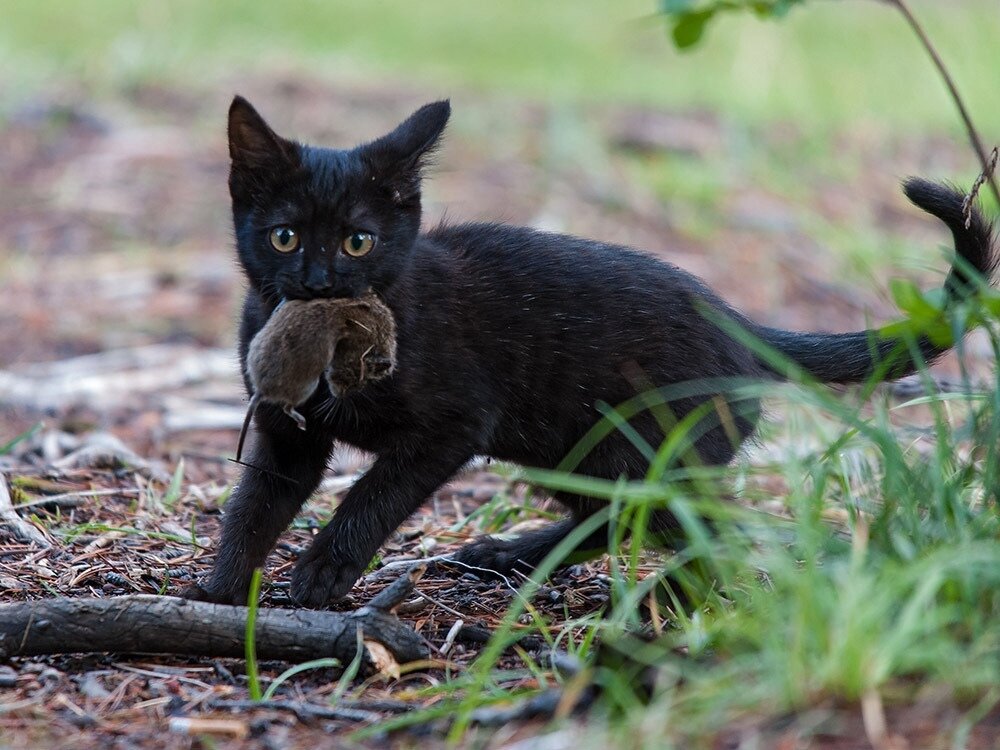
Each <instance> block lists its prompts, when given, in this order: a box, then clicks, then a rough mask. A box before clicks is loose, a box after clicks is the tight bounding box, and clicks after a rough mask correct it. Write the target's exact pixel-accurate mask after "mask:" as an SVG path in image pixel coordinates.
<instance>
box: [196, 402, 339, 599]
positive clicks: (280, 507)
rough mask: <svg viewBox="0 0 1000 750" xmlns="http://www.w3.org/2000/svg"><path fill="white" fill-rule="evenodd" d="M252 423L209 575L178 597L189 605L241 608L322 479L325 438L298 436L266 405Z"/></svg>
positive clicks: (329, 445) (326, 456)
mask: <svg viewBox="0 0 1000 750" xmlns="http://www.w3.org/2000/svg"><path fill="white" fill-rule="evenodd" d="M257 419H258V425H259V427H260V432H258V434H257V439H256V440H255V441H254V444H253V450H252V452H251V454H250V457H249V458H247V461H246V462H247V464H248V465H249V466H248V468H246V469H245V470H244V472H243V476H242V477H241V478H240V482H239V484H238V485H236V487H235V488H234V489H233V494H232V496H231V497H230V498H229V500H228V502H226V506H225V508H224V509H223V520H222V537H221V539H220V541H219V546H218V552H217V553H216V556H215V566H214V568H213V569H212V574H211V576H210V577H209V580H208V582H207V583H205V584H204V585H203V586H199V585H195V586H192V587H190V588H189V589H188V590H187V591H185V592H184V595H185V596H186V597H188V598H189V599H202V600H206V601H212V602H219V603H225V604H246V602H247V593H248V590H249V588H250V579H251V578H252V577H253V571H254V569H255V568H258V567H260V566H262V565H263V564H264V560H265V558H266V557H267V555H268V553H269V552H270V551H271V550H272V549H273V547H274V544H275V542H276V541H277V539H278V536H279V535H280V534H281V532H282V531H284V530H285V529H286V528H287V527H288V524H290V523H291V522H292V519H293V518H294V517H295V514H296V513H297V512H298V510H299V508H301V507H302V504H303V503H304V502H305V501H306V500H307V499H308V498H309V496H310V495H311V494H312V493H313V491H314V490H315V489H316V487H317V486H318V485H319V483H320V480H321V479H322V478H323V472H324V471H325V469H326V462H327V461H328V460H329V457H330V451H331V449H332V447H333V437H332V435H331V434H329V433H326V432H317V431H310V432H302V431H301V430H299V429H298V428H296V427H295V425H294V423H293V422H291V421H289V420H288V418H287V417H285V416H284V414H282V412H281V411H280V410H279V409H276V408H274V407H271V406H269V405H268V406H267V407H266V408H265V405H262V407H261V408H260V409H259V410H258V411H257ZM314 421H318V420H314ZM250 467H256V468H250Z"/></svg>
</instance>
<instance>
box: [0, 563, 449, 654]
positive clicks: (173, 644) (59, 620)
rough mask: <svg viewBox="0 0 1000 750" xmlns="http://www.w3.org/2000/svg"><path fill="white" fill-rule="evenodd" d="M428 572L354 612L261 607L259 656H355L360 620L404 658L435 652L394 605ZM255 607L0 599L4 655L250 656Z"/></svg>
mask: <svg viewBox="0 0 1000 750" xmlns="http://www.w3.org/2000/svg"><path fill="white" fill-rule="evenodd" d="M422 572H423V571H422V570H421V569H420V568H417V569H415V570H411V571H409V572H408V573H407V574H406V575H404V576H403V577H402V578H400V579H399V580H397V581H395V582H394V583H393V584H392V585H390V586H389V587H388V588H386V589H385V590H384V591H382V592H380V593H379V594H378V595H377V596H376V597H375V598H374V599H373V600H372V601H371V603H370V604H369V605H367V606H365V607H362V608H360V609H358V610H355V611H354V612H324V611H317V610H307V609H263V608H262V609H260V610H258V613H257V627H256V637H255V641H256V647H257V656H258V658H260V659H276V660H281V661H290V662H303V661H308V660H311V659H317V658H322V657H333V658H336V659H339V660H341V661H342V662H343V663H345V664H347V663H350V662H351V660H352V659H353V658H354V656H355V654H356V653H357V630H358V628H359V627H360V628H361V631H362V634H363V637H364V640H365V642H366V643H368V642H374V643H375V644H381V645H382V646H384V647H385V648H386V649H387V650H388V651H389V653H391V654H392V656H393V658H395V659H396V661H398V662H399V663H407V662H412V661H417V660H420V659H426V658H428V656H429V652H428V650H427V647H426V646H425V645H424V642H423V640H422V639H421V638H420V636H418V635H417V634H416V633H415V632H414V631H413V629H412V628H410V627H409V626H408V625H406V624H404V623H403V622H402V621H400V620H399V619H398V618H397V617H396V616H395V615H394V614H392V612H391V610H392V608H393V607H395V606H397V605H398V604H400V603H401V602H402V601H403V599H404V598H405V597H406V596H407V595H409V593H410V592H411V591H412V590H413V585H414V583H415V582H416V580H417V579H418V578H419V577H420V574H421V573H422ZM247 612H248V610H247V608H246V607H233V606H228V605H222V604H209V603H207V602H195V601H190V600H187V599H180V598H177V597H166V596H150V595H137V596H121V597H114V598H108V599H93V598H87V599H74V598H62V597H61V598H58V599H43V600H39V601H33V602H18V603H16V604H0V658H7V657H11V656H37V655H43V654H66V653H86V652H105V651H111V652H115V653H123V654H140V653H141V654H183V655H190V656H213V657H240V658H242V657H243V655H244V627H245V625H246V618H247ZM368 656H369V659H368V662H369V664H370V663H371V662H372V659H371V654H369V655H368Z"/></svg>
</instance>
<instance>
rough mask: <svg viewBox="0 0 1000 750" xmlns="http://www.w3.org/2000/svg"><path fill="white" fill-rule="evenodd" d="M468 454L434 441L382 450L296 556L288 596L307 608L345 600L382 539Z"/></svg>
mask: <svg viewBox="0 0 1000 750" xmlns="http://www.w3.org/2000/svg"><path fill="white" fill-rule="evenodd" d="M472 455H473V451H471V450H469V449H467V448H466V447H465V446H464V445H462V446H448V445H447V444H442V443H440V442H436V441H435V440H433V439H428V440H426V441H424V445H423V446H421V447H420V448H413V449H411V450H400V449H396V450H391V451H387V452H385V453H383V454H381V455H380V456H379V457H378V459H377V460H376V461H375V463H374V464H372V467H371V468H370V469H368V471H367V472H365V474H364V476H362V477H361V478H360V479H359V480H358V481H357V483H356V484H355V485H354V486H353V487H351V489H350V490H349V491H348V493H347V496H346V497H345V498H344V501H343V502H342V503H341V504H340V507H339V508H337V511H336V513H334V515H333V519H332V520H331V521H330V523H328V524H327V525H326V527H325V528H324V529H323V530H322V531H320V533H319V534H318V535H317V536H316V538H315V540H313V543H312V545H311V546H310V547H309V549H307V550H306V551H305V552H304V553H303V554H302V556H301V557H300V558H299V562H298V564H297V565H296V566H295V571H294V572H293V574H292V590H291V594H292V598H293V599H294V600H295V601H296V602H298V603H299V604H304V605H306V606H310V607H321V606H323V605H325V604H327V603H329V602H333V601H336V600H338V599H341V598H343V597H344V595H346V594H347V592H348V591H350V590H351V587H352V586H353V585H354V583H355V582H356V581H357V580H358V578H359V577H360V576H361V574H362V573H363V572H364V570H365V568H366V567H367V566H368V564H369V563H370V562H371V560H372V558H373V557H374V556H375V553H376V552H377V551H378V548H379V547H380V546H382V543H383V542H384V541H385V540H386V538H387V537H388V536H389V535H390V534H391V533H392V532H393V531H395V530H396V529H397V528H398V527H399V525H400V524H401V523H403V521H405V520H406V519H407V518H408V517H409V516H410V515H411V514H412V513H413V512H414V511H415V510H416V509H417V508H419V507H420V505H421V504H422V503H423V502H424V501H425V500H426V499H427V498H428V497H429V496H430V494H431V493H432V492H434V490H436V489H437V488H438V487H440V486H441V485H442V484H444V483H445V482H447V481H448V479H450V478H451V477H452V476H453V475H454V474H455V473H456V472H457V471H458V470H459V469H461V468H462V466H464V465H465V464H466V463H467V462H468V461H469V459H471V458H472Z"/></svg>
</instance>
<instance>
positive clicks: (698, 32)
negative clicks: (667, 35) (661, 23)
mask: <svg viewBox="0 0 1000 750" xmlns="http://www.w3.org/2000/svg"><path fill="white" fill-rule="evenodd" d="M713 15H715V10H702V11H697V12H692V13H686V14H684V15H683V16H681V17H680V18H679V19H678V20H677V23H676V24H674V29H673V31H672V32H671V35H672V36H673V39H674V44H676V45H677V47H678V49H690V48H691V47H693V46H694V45H696V44H697V43H698V42H699V41H701V38H702V36H704V34H705V24H707V23H708V22H709V21H710V20H711V18H712V16H713Z"/></svg>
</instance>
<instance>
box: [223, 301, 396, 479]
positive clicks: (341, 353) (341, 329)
mask: <svg viewBox="0 0 1000 750" xmlns="http://www.w3.org/2000/svg"><path fill="white" fill-rule="evenodd" d="M395 357H396V324H395V320H394V319H393V316H392V311H391V310H389V308H388V307H386V306H385V304H384V303H383V302H381V301H380V300H379V299H378V298H377V297H375V295H373V294H366V295H364V296H362V297H359V298H357V299H314V300H289V301H287V302H284V303H283V304H281V305H279V306H278V308H277V309H276V310H275V311H274V313H272V315H271V318H270V319H269V320H268V321H267V324H266V325H265V326H264V327H263V328H262V329H261V330H260V331H259V332H258V333H257V335H256V336H254V338H253V340H252V341H251V342H250V347H249V349H248V350H247V358H246V370H247V378H248V379H249V381H250V385H251V387H252V389H253V397H252V398H251V399H250V403H249V405H248V406H247V414H246V417H245V418H244V420H243V428H242V430H240V437H239V442H238V444H237V447H236V460H237V461H239V460H240V458H241V456H242V455H243V443H244V441H245V439H246V434H247V430H248V429H249V427H250V420H251V419H252V418H253V415H254V413H255V412H256V410H257V406H258V405H259V404H260V403H261V402H264V401H266V402H268V403H272V404H275V405H277V406H280V407H281V408H282V410H283V411H284V412H285V414H287V415H288V416H289V417H291V418H292V419H294V420H295V423H296V424H297V425H298V427H299V429H301V430H304V429H306V419H305V417H304V416H303V415H302V414H301V413H300V412H299V411H298V410H297V409H296V407H297V406H299V405H300V404H302V403H303V402H305V401H306V400H308V398H309V397H310V396H311V395H312V394H313V391H315V390H316V387H317V386H318V385H319V380H320V378H321V377H326V380H327V382H328V384H329V385H330V390H331V392H332V393H333V395H334V396H339V395H343V394H344V393H345V392H347V391H348V390H350V389H352V388H357V387H359V386H361V385H363V384H364V383H366V382H371V381H373V380H379V379H381V378H384V377H386V376H387V375H389V374H390V373H391V372H392V369H393V367H394V366H395Z"/></svg>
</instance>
